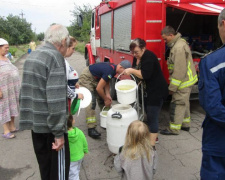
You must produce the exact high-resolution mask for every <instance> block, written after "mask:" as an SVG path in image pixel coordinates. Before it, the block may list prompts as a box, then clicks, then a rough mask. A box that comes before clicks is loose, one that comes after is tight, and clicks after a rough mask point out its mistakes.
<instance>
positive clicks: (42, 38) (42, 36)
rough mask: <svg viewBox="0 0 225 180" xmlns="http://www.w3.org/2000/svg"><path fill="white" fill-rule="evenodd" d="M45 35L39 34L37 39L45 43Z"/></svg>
mask: <svg viewBox="0 0 225 180" xmlns="http://www.w3.org/2000/svg"><path fill="white" fill-rule="evenodd" d="M44 36H45V35H44V33H39V34H38V35H37V39H38V41H43V40H44Z"/></svg>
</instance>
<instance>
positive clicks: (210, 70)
mask: <svg viewBox="0 0 225 180" xmlns="http://www.w3.org/2000/svg"><path fill="white" fill-rule="evenodd" d="M199 70H200V78H199V82H198V88H199V102H200V105H201V106H202V107H203V109H204V110H205V112H206V117H205V120H204V122H203V124H202V127H203V136H202V151H203V153H205V154H208V155H211V156H219V157H225V138H224V137H225V76H224V74H225V45H224V46H222V47H221V48H220V49H218V50H216V51H214V52H213V53H211V54H209V55H207V56H206V57H204V58H203V59H202V60H201V61H200V64H199Z"/></svg>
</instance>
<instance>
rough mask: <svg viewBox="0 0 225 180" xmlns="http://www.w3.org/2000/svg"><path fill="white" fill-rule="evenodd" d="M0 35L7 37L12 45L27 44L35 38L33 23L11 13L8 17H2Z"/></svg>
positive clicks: (0, 18)
mask: <svg viewBox="0 0 225 180" xmlns="http://www.w3.org/2000/svg"><path fill="white" fill-rule="evenodd" d="M0 36H1V37H3V38H5V39H7V41H8V42H9V43H10V44H11V45H14V44H15V45H18V44H25V43H28V42H30V40H31V39H35V34H34V33H33V31H32V29H31V23H28V22H27V21H26V19H21V18H20V17H19V16H13V15H11V14H10V15H9V16H8V17H6V18H3V17H0Z"/></svg>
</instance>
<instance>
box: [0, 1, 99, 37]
mask: <svg viewBox="0 0 225 180" xmlns="http://www.w3.org/2000/svg"><path fill="white" fill-rule="evenodd" d="M101 1H102V0H36V1H34V0H0V16H4V17H7V16H8V15H9V14H12V15H18V16H20V17H21V14H22V12H23V14H24V15H23V17H24V18H26V20H27V22H29V23H32V30H33V31H35V32H36V33H37V34H38V33H40V32H45V30H46V29H47V28H48V26H49V25H51V24H52V23H59V24H62V25H64V26H69V25H70V24H71V21H72V20H73V16H72V15H71V11H72V10H74V7H75V5H74V4H76V5H77V6H82V5H83V4H90V5H91V6H92V7H93V8H94V7H95V6H97V5H98V4H100V2H101Z"/></svg>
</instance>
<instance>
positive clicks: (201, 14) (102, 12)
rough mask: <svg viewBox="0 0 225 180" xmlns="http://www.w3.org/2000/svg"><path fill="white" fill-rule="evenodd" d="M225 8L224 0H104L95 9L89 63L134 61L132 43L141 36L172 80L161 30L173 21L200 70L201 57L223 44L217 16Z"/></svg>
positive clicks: (88, 48)
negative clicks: (131, 52) (186, 42)
mask: <svg viewBox="0 0 225 180" xmlns="http://www.w3.org/2000/svg"><path fill="white" fill-rule="evenodd" d="M223 8H225V2H224V1H223V0H112V1H107V0H103V1H102V2H101V3H100V5H98V6H97V7H95V8H94V10H93V12H92V22H91V33H90V43H88V44H86V46H85V59H86V63H87V65H89V64H93V63H98V62H111V63H115V64H118V63H119V62H120V61H122V60H124V59H128V60H130V61H131V62H132V60H133V56H132V55H131V54H130V50H129V45H130V43H131V41H132V40H133V39H135V38H142V39H144V40H145V41H146V44H147V46H146V48H147V49H149V50H150V51H153V52H154V53H155V54H156V56H157V57H158V60H159V63H160V65H161V68H162V71H163V74H164V76H165V78H166V80H167V82H168V83H169V79H168V78H169V74H168V69H167V47H166V45H165V42H164V41H163V40H162V38H161V30H162V29H163V28H164V27H165V26H166V25H170V26H172V27H174V29H175V30H177V31H178V32H180V33H181V34H182V37H183V38H185V39H186V40H187V41H188V43H189V45H190V48H191V51H192V54H193V59H194V63H195V65H196V70H197V71H198V63H199V61H200V57H201V56H203V55H204V54H206V53H209V52H210V51H212V50H215V49H216V48H218V47H220V46H221V45H222V43H221V41H220V38H219V33H218V29H217V18H218V14H219V13H220V12H221V10H222V9H223ZM196 89H197V88H196Z"/></svg>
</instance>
